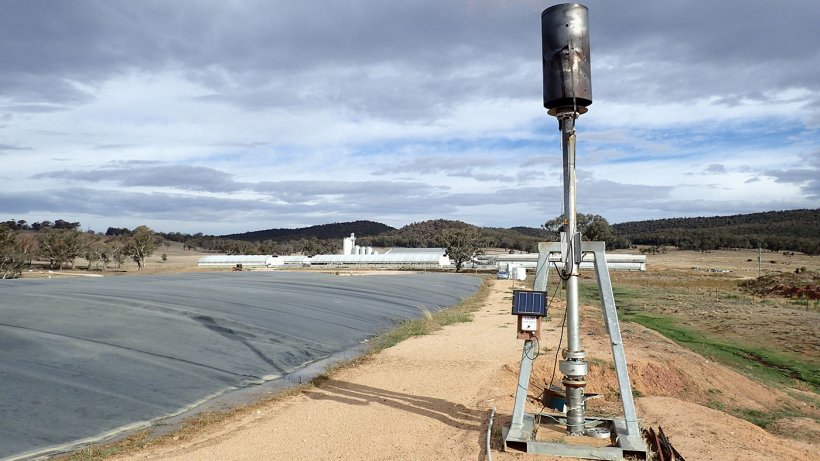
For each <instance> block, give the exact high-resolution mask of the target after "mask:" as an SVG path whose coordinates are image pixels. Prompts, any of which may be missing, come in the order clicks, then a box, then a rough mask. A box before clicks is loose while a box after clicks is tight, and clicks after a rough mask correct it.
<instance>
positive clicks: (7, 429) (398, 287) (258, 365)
mask: <svg viewBox="0 0 820 461" xmlns="http://www.w3.org/2000/svg"><path fill="white" fill-rule="evenodd" d="M479 284H480V279H478V278H477V277H471V276H465V275H454V274H406V275H373V276H354V277H341V276H334V275H329V274H315V273H293V272H290V273H289V272H234V273H227V272H218V273H205V274H178V275H170V276H169V275H163V276H135V277H105V278H71V279H67V278H60V279H54V278H53V279H36V280H34V279H28V280H26V279H24V280H4V281H2V283H0V458H16V457H18V456H31V455H35V454H36V453H38V452H39V453H46V452H50V451H52V450H54V449H55V448H57V447H68V446H71V445H73V444H75V443H77V442H79V441H83V440H95V439H99V438H101V437H105V436H106V435H107V434H111V433H114V432H116V431H120V430H122V429H124V428H127V427H129V426H132V427H134V426H136V425H139V424H145V423H146V422H148V421H152V420H156V419H160V418H163V417H167V416H170V415H173V414H177V413H179V412H181V411H183V410H185V409H187V408H190V407H193V406H195V405H197V404H199V403H202V402H203V401H204V400H206V399H209V398H212V397H214V396H216V395H219V394H222V393H225V392H227V391H230V390H233V389H237V388H243V387H247V386H250V385H253V384H259V383H261V382H263V381H266V380H270V379H274V378H277V377H281V376H284V375H286V374H288V373H291V372H293V371H296V370H299V369H300V368H302V367H304V366H305V365H306V364H308V363H310V362H314V361H316V360H320V359H323V358H326V357H329V356H330V355H332V354H334V353H337V352H340V351H344V350H347V349H349V348H351V347H354V346H356V345H358V344H359V343H361V342H362V341H364V340H365V339H367V338H369V337H371V336H373V335H375V334H377V333H380V332H382V331H384V330H386V329H388V328H389V327H391V326H393V325H394V324H395V323H397V322H398V321H400V320H403V319H408V318H414V317H419V316H421V309H423V308H426V309H429V310H436V309H439V308H442V307H446V306H450V305H453V304H456V303H458V302H459V301H460V300H461V299H463V298H465V297H468V296H470V295H471V294H473V293H474V292H475V291H476V289H477V288H478V286H479Z"/></svg>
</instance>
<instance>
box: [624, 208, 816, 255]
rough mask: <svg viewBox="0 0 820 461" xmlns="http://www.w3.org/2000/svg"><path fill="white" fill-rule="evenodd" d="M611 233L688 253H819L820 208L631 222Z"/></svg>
mask: <svg viewBox="0 0 820 461" xmlns="http://www.w3.org/2000/svg"><path fill="white" fill-rule="evenodd" d="M612 233H613V235H615V236H616V237H623V238H626V239H628V240H629V241H631V242H632V243H633V244H636V245H671V246H676V247H678V248H681V249H688V250H712V249H717V248H758V247H760V248H763V249H767V250H772V251H782V250H790V251H800V252H803V253H807V254H820V209H813V210H809V209H802V210H787V211H767V212H764V213H751V214H739V215H732V216H714V217H697V218H672V219H656V220H651V221H632V222H625V223H620V224H614V225H612Z"/></svg>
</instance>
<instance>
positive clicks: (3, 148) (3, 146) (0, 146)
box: [0, 144, 31, 154]
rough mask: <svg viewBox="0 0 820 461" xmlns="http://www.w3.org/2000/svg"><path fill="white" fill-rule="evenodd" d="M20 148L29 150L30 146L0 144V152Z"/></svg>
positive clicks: (19, 149)
mask: <svg viewBox="0 0 820 461" xmlns="http://www.w3.org/2000/svg"><path fill="white" fill-rule="evenodd" d="M21 150H31V148H30V147H23V146H16V145H14V144H0V154H2V153H3V152H4V151H21Z"/></svg>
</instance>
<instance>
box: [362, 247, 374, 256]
mask: <svg viewBox="0 0 820 461" xmlns="http://www.w3.org/2000/svg"><path fill="white" fill-rule="evenodd" d="M364 254H366V255H372V254H373V247H365V248H364Z"/></svg>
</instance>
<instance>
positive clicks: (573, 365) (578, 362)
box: [557, 108, 588, 435]
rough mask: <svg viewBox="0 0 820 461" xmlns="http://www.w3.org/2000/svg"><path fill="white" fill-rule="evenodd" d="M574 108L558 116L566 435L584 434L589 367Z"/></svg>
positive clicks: (562, 369) (561, 366)
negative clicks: (583, 344)
mask: <svg viewBox="0 0 820 461" xmlns="http://www.w3.org/2000/svg"><path fill="white" fill-rule="evenodd" d="M576 116H577V112H576V111H575V108H569V110H567V111H563V112H559V113H558V114H557V117H558V124H559V127H560V129H561V148H562V151H563V159H564V161H563V163H564V233H565V234H564V238H565V239H566V242H567V245H566V246H564V248H565V249H566V250H565V251H566V254H564V255H563V259H564V279H565V283H566V290H567V307H566V309H567V348H566V349H565V350H564V351H563V356H564V360H562V361H561V364H560V370H561V373H563V374H564V379H563V381H562V383H563V384H564V388H565V390H566V403H567V432H569V433H570V434H572V435H581V434H584V431H585V429H586V427H585V422H586V406H585V401H584V387H585V386H586V375H587V370H588V365H587V362H586V360H585V354H584V351H583V349H581V319H580V311H579V308H578V272H579V266H580V263H581V261H580V258H579V255H580V254H581V251H580V248H576V247H577V246H578V245H580V241H581V240H580V238H577V237H576V234H578V224H577V216H576V192H575V183H576V176H575V117H576Z"/></svg>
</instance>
